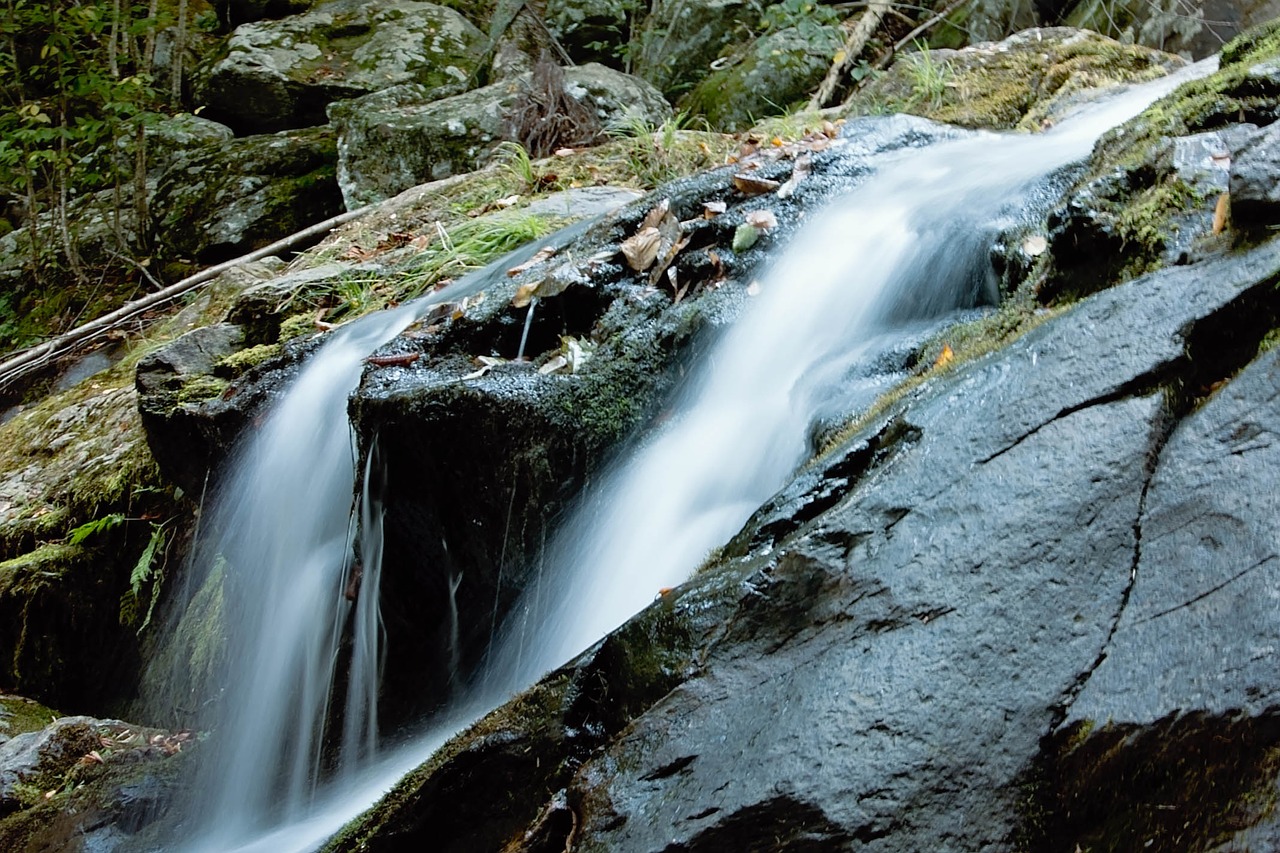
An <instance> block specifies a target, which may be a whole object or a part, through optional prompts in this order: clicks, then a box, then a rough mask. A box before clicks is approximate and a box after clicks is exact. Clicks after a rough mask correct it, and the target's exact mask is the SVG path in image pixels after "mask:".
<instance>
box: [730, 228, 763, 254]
mask: <svg viewBox="0 0 1280 853" xmlns="http://www.w3.org/2000/svg"><path fill="white" fill-rule="evenodd" d="M759 239H760V229H759V228H756V227H755V226H754V225H752V224H751V223H750V222H744V223H742V224H741V225H739V226H738V227H737V228H736V229H735V230H734V232H733V250H734V251H735V252H745V251H746V250H747V249H750V248H751V247H752V246H754V245H755V244H756V241H757V240H759Z"/></svg>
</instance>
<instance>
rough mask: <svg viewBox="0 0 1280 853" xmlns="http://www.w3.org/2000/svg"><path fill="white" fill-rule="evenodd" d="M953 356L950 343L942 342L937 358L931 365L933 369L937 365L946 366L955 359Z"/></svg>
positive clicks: (937, 366)
mask: <svg viewBox="0 0 1280 853" xmlns="http://www.w3.org/2000/svg"><path fill="white" fill-rule="evenodd" d="M955 358H956V354H955V351H954V350H952V349H951V344H943V345H942V352H940V353H938V358H937V360H936V361H934V363H933V366H934V368H935V369H936V368H939V367H946V366H947V365H948V364H950V363H951V362H953V361H955Z"/></svg>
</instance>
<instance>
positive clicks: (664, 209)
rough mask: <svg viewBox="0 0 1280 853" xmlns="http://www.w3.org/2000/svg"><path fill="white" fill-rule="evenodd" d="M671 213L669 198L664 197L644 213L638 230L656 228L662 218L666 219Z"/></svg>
mask: <svg viewBox="0 0 1280 853" xmlns="http://www.w3.org/2000/svg"><path fill="white" fill-rule="evenodd" d="M670 213H671V199H669V198H664V199H663V200H662V201H660V202H658V203H657V204H655V205H654V206H653V209H652V210H650V211H649V212H648V213H647V214H645V217H644V220H643V221H642V222H641V223H640V230H641V231H643V230H644V229H646V228H657V227H658V225H659V224H660V223H661V222H662V220H664V219H666V218H667V216H668V215H669V214H670Z"/></svg>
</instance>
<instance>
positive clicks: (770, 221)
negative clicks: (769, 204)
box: [747, 209, 778, 231]
mask: <svg viewBox="0 0 1280 853" xmlns="http://www.w3.org/2000/svg"><path fill="white" fill-rule="evenodd" d="M747 224H748V225H750V226H751V227H753V228H755V229H757V230H759V231H768V230H769V229H770V228H777V227H778V217H776V216H774V214H773V211H772V210H767V209H766V210H753V211H751V212H750V213H748V214H747Z"/></svg>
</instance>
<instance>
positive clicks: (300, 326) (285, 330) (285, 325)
mask: <svg viewBox="0 0 1280 853" xmlns="http://www.w3.org/2000/svg"><path fill="white" fill-rule="evenodd" d="M315 331H316V318H315V315H313V314H294V315H293V316H291V317H286V318H285V319H284V320H283V321H282V322H281V323H280V342H281V343H284V342H285V341H291V340H293V339H294V338H300V337H302V336H303V335H309V334H313V333H315Z"/></svg>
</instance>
